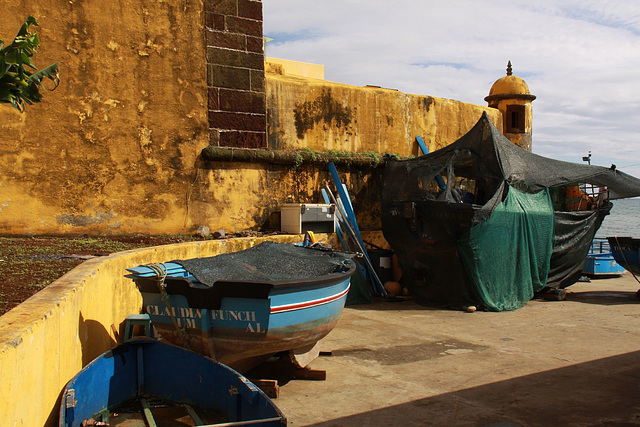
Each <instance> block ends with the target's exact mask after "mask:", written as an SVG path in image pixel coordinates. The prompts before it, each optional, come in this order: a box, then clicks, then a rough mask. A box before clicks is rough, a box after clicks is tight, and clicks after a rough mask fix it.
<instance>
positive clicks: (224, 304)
mask: <svg viewBox="0 0 640 427" xmlns="http://www.w3.org/2000/svg"><path fill="white" fill-rule="evenodd" d="M351 257H352V255H349V254H344V253H341V252H334V251H320V250H316V249H311V248H304V247H300V246H295V245H291V244H282V243H274V242H264V243H262V244H260V245H258V246H255V247H253V248H250V249H247V250H244V251H241V252H236V253H230V254H222V255H218V256H215V257H209V258H198V259H190V260H175V261H172V262H166V263H163V264H157V265H141V266H138V267H135V268H130V269H128V271H129V272H130V273H131V274H130V275H128V277H131V278H133V280H134V281H135V283H136V285H137V286H138V288H139V289H140V291H141V293H142V298H143V304H144V309H145V312H146V313H147V314H149V316H150V317H151V321H152V323H153V326H154V328H155V329H156V331H157V332H158V333H159V334H160V336H161V337H162V339H164V340H166V341H169V342H171V343H174V344H176V345H179V346H182V347H186V348H189V349H191V350H193V351H196V352H198V353H201V354H204V355H206V356H209V357H211V358H212V359H215V360H218V361H219V362H222V363H224V364H227V365H230V366H232V367H234V368H235V369H238V370H242V371H244V370H246V369H248V368H250V367H252V366H253V365H255V364H256V363H257V362H259V361H261V360H264V359H266V357H268V356H270V355H272V354H275V353H279V352H282V351H287V350H289V351H291V352H292V353H295V354H300V355H304V354H305V353H307V352H314V351H316V350H314V345H315V344H316V343H317V342H318V341H319V340H320V339H321V338H323V337H324V336H325V335H327V334H328V333H329V332H330V331H331V330H332V329H333V327H334V326H335V325H336V323H337V322H338V319H339V317H340V315H341V314H342V309H343V308H344V304H345V301H346V297H347V293H348V292H349V282H350V277H351V275H352V274H353V273H354V272H355V269H356V263H355V262H354V261H353V260H352V259H350V258H351ZM298 360H299V361H300V363H298V365H299V366H300V367H303V366H304V365H305V364H306V362H304V360H308V361H310V360H313V356H311V357H307V358H306V359H305V358H304V357H300V358H299V359H298Z"/></svg>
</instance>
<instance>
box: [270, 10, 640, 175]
mask: <svg viewBox="0 0 640 427" xmlns="http://www.w3.org/2000/svg"><path fill="white" fill-rule="evenodd" d="M263 5H264V32H265V35H267V36H271V37H274V38H275V40H274V41H273V42H271V43H269V45H268V48H267V51H268V55H269V56H275V57H280V58H286V59H292V60H298V61H306V62H313V63H319V64H324V65H325V73H326V77H327V79H328V80H333V81H338V82H341V83H347V84H354V85H365V84H375V85H380V86H383V87H389V88H394V89H399V90H401V91H403V92H408V93H417V94H428V95H432V96H437V97H443V98H452V99H457V100H461V101H465V102H472V103H475V104H480V105H485V103H484V101H483V98H484V97H485V96H486V95H487V94H488V91H489V88H490V87H491V84H492V83H493V82H494V81H495V80H496V79H498V78H500V77H501V76H503V75H504V68H505V66H506V62H507V60H509V59H510V60H511V62H512V63H513V67H514V74H516V75H519V76H520V77H523V78H524V79H525V80H526V81H527V83H528V85H529V88H530V89H531V91H532V93H533V94H535V95H536V96H537V97H538V99H537V100H536V101H534V134H533V141H534V151H535V152H536V153H538V154H542V155H545V156H552V157H555V158H560V159H563V160H570V161H580V158H581V157H582V155H585V154H586V152H587V151H589V150H591V151H592V154H593V160H594V163H597V164H605V165H608V164H609V163H616V164H617V165H618V166H619V167H621V166H624V165H625V164H632V163H640V54H639V52H640V50H639V49H638V48H639V46H640V3H638V2H636V1H635V0H628V1H620V0H616V1H615V2H614V1H589V0H587V1H584V0H582V1H578V0H568V1H562V2H560V1H557V2H556V1H538V2H530V1H526V2H525V1H505V0H503V1H491V2H489V1H479V0H476V1H470V0H468V1H465V0H452V1H448V2H443V1H432V0H429V1H425V0H423V1H418V0H399V1H395V2H388V1H381V0H370V1H364V0H324V1H321V2H319V1H310V0H296V1H294V0H265V1H264V2H263ZM625 171H628V172H629V173H632V174H634V175H636V176H640V165H638V166H636V167H630V168H628V169H626V170H625Z"/></svg>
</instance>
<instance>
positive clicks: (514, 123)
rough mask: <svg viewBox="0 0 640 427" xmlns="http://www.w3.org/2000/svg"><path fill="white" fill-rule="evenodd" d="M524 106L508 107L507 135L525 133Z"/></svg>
mask: <svg viewBox="0 0 640 427" xmlns="http://www.w3.org/2000/svg"><path fill="white" fill-rule="evenodd" d="M525 127H526V126H525V107H524V105H507V133H524V131H525Z"/></svg>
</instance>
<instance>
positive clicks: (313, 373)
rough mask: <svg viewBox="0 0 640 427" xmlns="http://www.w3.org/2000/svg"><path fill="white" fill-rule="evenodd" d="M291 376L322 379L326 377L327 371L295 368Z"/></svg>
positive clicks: (300, 378) (302, 378)
mask: <svg viewBox="0 0 640 427" xmlns="http://www.w3.org/2000/svg"><path fill="white" fill-rule="evenodd" d="M293 378H295V379H297V380H313V381H324V380H326V379H327V371H325V370H320V369H308V368H305V369H296V370H294V371H293Z"/></svg>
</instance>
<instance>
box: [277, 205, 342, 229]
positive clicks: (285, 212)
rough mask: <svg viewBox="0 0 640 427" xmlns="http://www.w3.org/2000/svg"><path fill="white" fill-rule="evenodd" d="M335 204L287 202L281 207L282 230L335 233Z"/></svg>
mask: <svg viewBox="0 0 640 427" xmlns="http://www.w3.org/2000/svg"><path fill="white" fill-rule="evenodd" d="M334 212H335V206H334V205H332V204H331V205H326V204H311V203H285V204H284V205H282V206H281V207H280V230H281V231H282V232H284V233H292V234H303V233H306V232H307V231H313V232H314V233H334V232H335V231H336V226H335V215H334Z"/></svg>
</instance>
